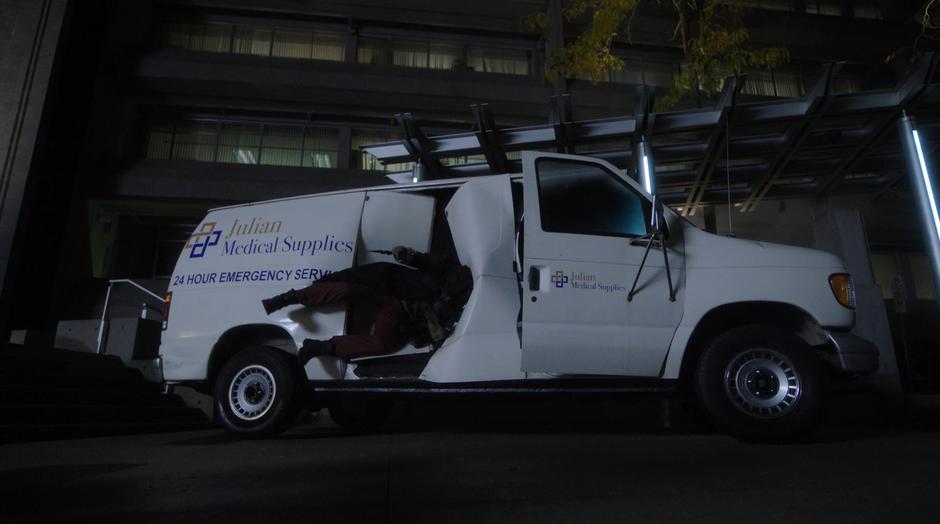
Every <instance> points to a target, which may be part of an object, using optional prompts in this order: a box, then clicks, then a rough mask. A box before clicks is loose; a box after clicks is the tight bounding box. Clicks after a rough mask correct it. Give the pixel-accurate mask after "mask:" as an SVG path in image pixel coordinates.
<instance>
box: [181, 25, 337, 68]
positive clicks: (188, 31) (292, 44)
mask: <svg viewBox="0 0 940 524" xmlns="http://www.w3.org/2000/svg"><path fill="white" fill-rule="evenodd" d="M165 33H166V34H165V39H164V44H165V45H166V46H167V47H175V48H181V49H191V50H193V51H208V52H212V53H233V54H239V55H255V56H273V57H281V58H297V59H304V60H331V61H334V62H342V61H343V60H344V59H345V57H346V39H345V36H344V35H342V34H339V33H324V32H319V31H288V30H281V29H272V28H263V27H252V26H241V25H234V26H233V25H229V24H208V23H207V24H186V23H171V24H167V26H166V31H165Z"/></svg>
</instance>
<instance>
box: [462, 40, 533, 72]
mask: <svg viewBox="0 0 940 524" xmlns="http://www.w3.org/2000/svg"><path fill="white" fill-rule="evenodd" d="M531 63H532V57H531V53H530V52H528V51H526V50H523V49H499V48H494V47H471V48H470V50H469V52H468V53H467V67H468V68H469V69H472V70H474V71H479V72H481V73H502V74H506V75H528V74H529V73H530V71H529V67H530V64H531Z"/></svg>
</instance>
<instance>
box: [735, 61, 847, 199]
mask: <svg viewBox="0 0 940 524" xmlns="http://www.w3.org/2000/svg"><path fill="white" fill-rule="evenodd" d="M839 67H840V66H838V65H837V64H826V65H825V66H823V70H822V71H821V73H820V75H819V79H818V80H816V83H815V84H814V85H813V87H812V89H810V90H809V91H807V92H806V95H805V96H804V97H803V99H802V100H801V102H800V105H802V106H803V110H802V115H803V116H802V117H801V118H800V120H799V121H798V122H794V123H792V124H790V125H789V127H788V128H787V131H786V133H785V135H784V140H783V147H781V148H780V152H779V153H777V156H776V157H775V158H774V159H773V160H772V161H771V162H770V168H769V169H768V172H767V174H766V175H765V176H764V178H763V179H762V180H761V181H760V182H758V183H757V184H756V185H755V186H754V187H753V188H751V193H750V195H748V197H747V200H745V201H744V204H743V205H742V206H741V208H740V211H741V212H742V213H745V212H751V211H754V209H756V208H757V204H758V203H759V202H760V201H761V199H763V198H764V197H765V196H766V195H767V193H768V192H769V191H770V189H771V188H772V187H773V185H774V181H775V180H777V177H778V176H780V173H782V172H783V170H784V169H785V168H786V167H787V164H789V163H790V159H791V158H793V153H794V151H796V150H797V149H799V148H800V146H801V145H802V144H803V141H804V140H806V137H807V136H808V135H809V131H810V129H812V127H813V123H815V122H816V120H817V119H818V118H819V117H820V115H824V114H825V112H826V106H827V105H828V103H827V102H828V100H829V89H830V86H831V85H832V77H833V76H834V75H835V73H836V72H838V70H839Z"/></svg>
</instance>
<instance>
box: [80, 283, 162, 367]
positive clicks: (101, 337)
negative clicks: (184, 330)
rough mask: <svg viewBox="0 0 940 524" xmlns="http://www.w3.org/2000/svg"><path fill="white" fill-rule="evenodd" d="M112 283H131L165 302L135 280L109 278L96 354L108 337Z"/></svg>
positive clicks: (99, 352) (99, 351)
mask: <svg viewBox="0 0 940 524" xmlns="http://www.w3.org/2000/svg"><path fill="white" fill-rule="evenodd" d="M114 284H128V285H131V286H133V287H135V288H137V290H139V291H142V292H143V293H145V294H147V295H148V296H150V297H153V298H154V299H156V300H159V301H160V303H165V302H166V300H165V299H164V298H163V297H161V296H160V295H158V294H156V293H154V292H153V291H150V290H149V289H147V288H145V287H144V286H142V285H140V284H138V283H137V282H134V281H133V280H130V279H128V278H118V279H114V280H109V281H108V293H107V294H106V295H105V298H104V309H102V311H101V322H99V323H98V344H97V347H96V348H95V353H96V354H98V355H101V354H102V350H103V349H104V343H105V340H106V339H107V338H108V335H107V332H108V313H110V311H111V288H113V287H114Z"/></svg>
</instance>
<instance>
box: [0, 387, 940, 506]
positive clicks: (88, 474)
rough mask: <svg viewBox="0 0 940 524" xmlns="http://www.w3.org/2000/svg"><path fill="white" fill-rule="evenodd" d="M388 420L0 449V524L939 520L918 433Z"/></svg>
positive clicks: (937, 463) (593, 415) (464, 412)
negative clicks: (807, 434) (803, 436)
mask: <svg viewBox="0 0 940 524" xmlns="http://www.w3.org/2000/svg"><path fill="white" fill-rule="evenodd" d="M401 409H403V410H405V413H404V414H401V413H399V414H398V420H399V421H400V422H399V423H398V424H397V426H396V427H393V430H392V431H391V432H388V433H383V434H368V435H367V434H355V433H350V432H346V431H343V430H340V429H338V428H336V427H335V426H333V425H332V423H331V422H330V421H329V419H328V417H327V416H326V415H324V414H322V413H321V414H320V415H319V416H318V417H316V418H315V419H313V420H312V421H308V422H307V423H305V424H301V425H298V426H296V427H295V428H293V429H292V430H291V431H289V432H288V433H287V434H285V435H284V436H282V437H280V438H277V439H272V440H264V441H240V440H236V439H233V438H231V437H229V436H228V435H226V434H224V433H223V432H221V431H220V430H206V431H195V432H184V433H162V434H152V435H136V436H124V437H106V438H89V439H77V440H65V441H46V442H30V443H16V444H8V445H4V446H0V499H2V504H0V522H4V523H13V522H59V521H62V522H64V521H68V522H86V521H88V522H134V523H138V522H198V523H201V524H205V523H213V522H220V523H222V522H224V523H240V522H252V523H255V522H344V523H348V522H369V523H376V522H402V523H406V522H407V523H415V522H435V523H444V522H486V523H488V524H489V523H496V522H513V523H516V522H573V523H574V522H577V523H581V522H759V523H773V522H789V523H794V522H800V523H803V522H853V523H854V522H938V519H940V432H938V431H937V429H936V428H935V427H933V428H931V427H923V426H917V425H910V424H903V425H894V424H890V423H889V424H877V425H871V424H869V425H865V422H866V421H865V420H855V421H854V423H852V422H853V421H849V422H850V423H845V421H842V422H840V423H839V424H832V423H830V424H827V425H826V426H824V427H823V428H821V429H820V431H818V432H817V433H816V434H815V435H814V436H813V437H812V438H811V439H810V440H809V441H808V442H804V443H800V444H794V445H754V444H744V443H741V442H738V441H736V440H735V439H733V438H731V437H728V436H724V435H720V434H715V433H712V432H710V431H708V430H707V429H705V428H702V427H698V426H695V425H694V424H679V425H678V426H676V425H672V427H664V426H663V423H662V421H663V420H664V418H663V417H662V413H661V412H659V409H660V406H659V404H657V403H651V404H648V405H647V407H641V408H631V409H632V410H631V409H626V410H624V409H622V406H621V405H620V404H618V403H616V402H600V403H597V404H592V405H590V406H585V405H584V404H583V403H577V402H576V403H559V404H548V405H546V404H545V403H542V404H541V405H540V406H539V408H538V409H537V410H535V412H536V414H535V415H532V414H531V413H532V412H530V411H529V410H527V409H526V408H525V406H522V407H519V406H504V405H502V406H500V407H499V409H493V406H491V405H490V406H487V405H483V406H469V407H468V406H460V407H458V408H454V409H452V407H451V406H448V405H437V406H434V407H432V408H430V409H429V408H425V407H419V408H409V407H404V408H401ZM500 409H501V410H502V414H501V415H500V414H497V415H495V416H494V415H492V412H494V411H497V412H498V411H499V410H500ZM409 410H410V411H409ZM401 420H403V422H401Z"/></svg>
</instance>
